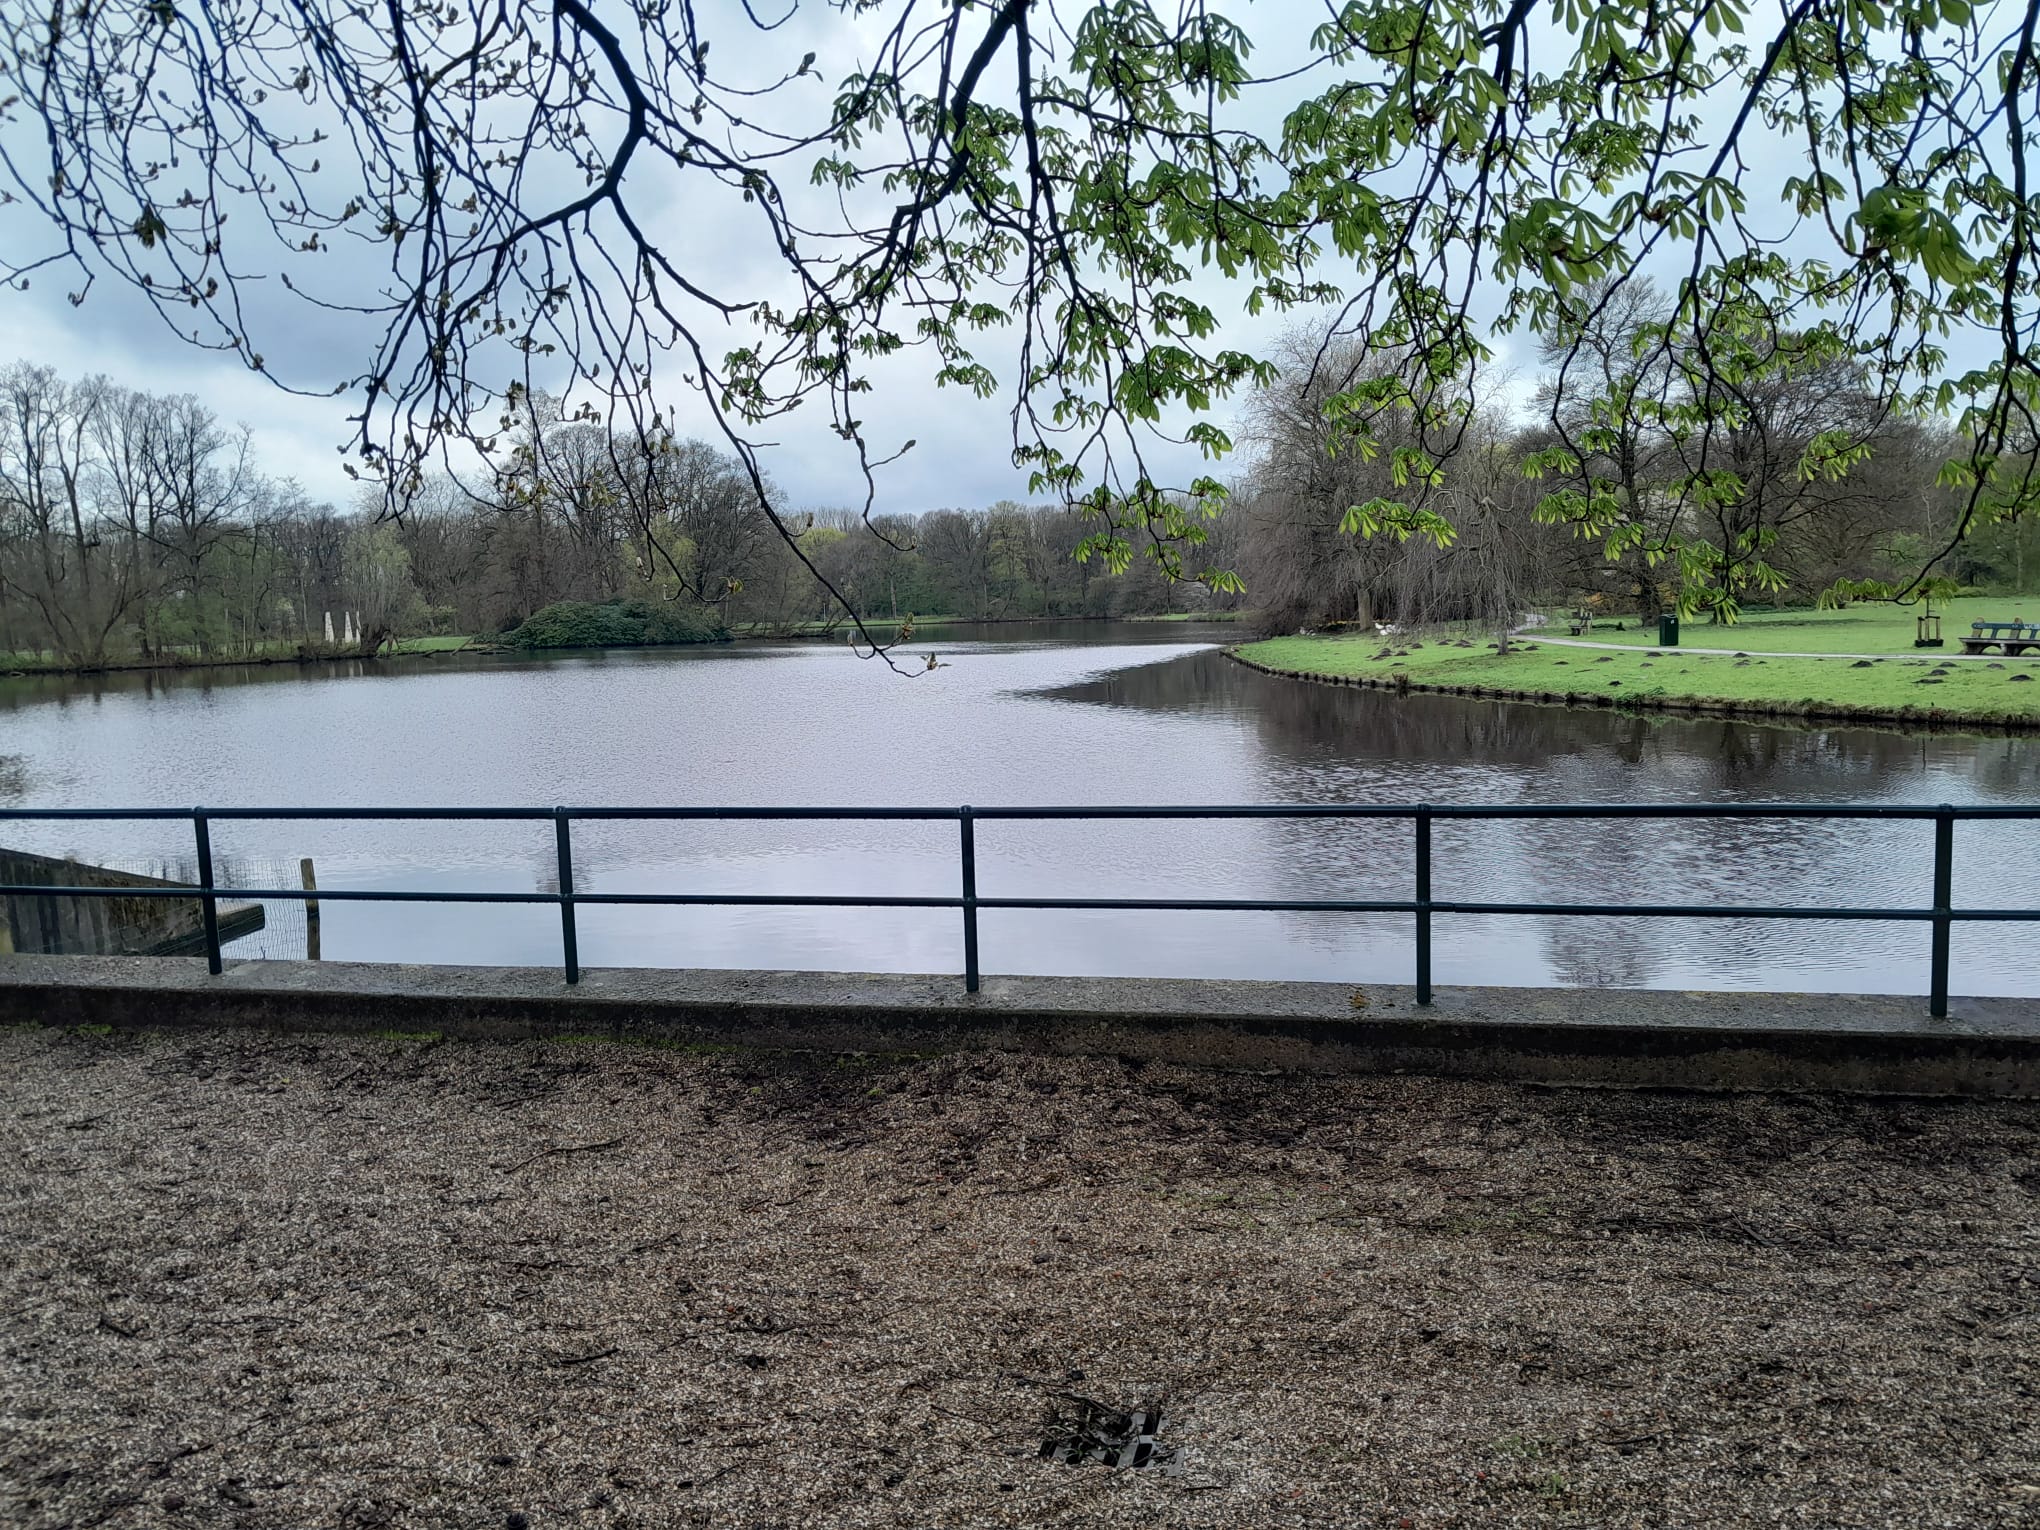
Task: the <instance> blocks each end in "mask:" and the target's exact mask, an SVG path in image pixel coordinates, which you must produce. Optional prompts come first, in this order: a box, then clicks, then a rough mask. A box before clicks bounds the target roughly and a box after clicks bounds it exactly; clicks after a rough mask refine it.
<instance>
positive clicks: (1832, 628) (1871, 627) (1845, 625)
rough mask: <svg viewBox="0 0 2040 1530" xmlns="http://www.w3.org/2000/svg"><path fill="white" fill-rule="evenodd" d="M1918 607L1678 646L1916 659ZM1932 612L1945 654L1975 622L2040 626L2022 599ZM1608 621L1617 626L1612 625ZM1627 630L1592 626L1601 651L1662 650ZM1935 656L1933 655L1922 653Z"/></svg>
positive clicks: (1703, 633) (1766, 623)
mask: <svg viewBox="0 0 2040 1530" xmlns="http://www.w3.org/2000/svg"><path fill="white" fill-rule="evenodd" d="M1919 610H1920V608H1919V607H1918V606H1894V605H1883V604H1871V605H1855V606H1849V607H1847V608H1846V609H1844V610H1840V611H1762V612H1758V613H1756V614H1754V615H1751V616H1746V617H1744V618H1743V619H1742V620H1741V621H1739V622H1737V623H1736V624H1735V625H1734V626H1733V627H1720V626H1715V625H1713V624H1711V623H1709V622H1708V621H1707V620H1706V619H1705V618H1704V617H1703V618H1701V619H1700V620H1698V621H1689V622H1683V623H1681V624H1680V632H1679V641H1680V644H1681V645H1682V646H1684V647H1687V648H1737V649H1741V650H1742V651H1743V652H1745V653H1752V654H1755V653H1871V654H1876V653H1892V654H1907V655H1910V654H1913V653H1914V652H1915V651H1916V650H1915V649H1914V648H1913V635H1914V632H1915V630H1916V629H1915V626H1914V622H1915V620H1916V618H1917V617H1918V616H1919ZM1934 612H1935V614H1936V615H1938V616H1939V617H1940V618H1941V638H1942V641H1943V642H1944V644H1945V645H1946V646H1945V647H1943V648H1942V649H1940V650H1939V651H1940V652H1942V653H1952V654H1959V653H1960V652H1962V639H1963V637H1964V636H1966V635H1967V634H1968V632H1969V624H1970V623H1971V622H1977V621H1987V622H2008V621H2028V622H2040V597H2033V596H2022V595H1965V596H1963V597H1962V598H1961V599H1960V600H1951V601H1946V602H1942V601H1936V602H1935V603H1934ZM1548 614H1550V617H1551V622H1552V626H1551V628H1550V629H1549V630H1550V631H1551V632H1552V633H1553V634H1554V635H1556V636H1563V635H1565V626H1564V620H1565V617H1564V613H1562V612H1556V613H1548ZM1608 619H1609V620H1610V621H1614V620H1617V618H1614V617H1610V618H1608ZM1620 620H1621V621H1622V622H1623V626H1622V628H1621V630H1620V631H1617V630H1616V629H1615V628H1614V627H1612V626H1602V625H1601V624H1600V622H1599V621H1596V623H1595V624H1594V630H1593V632H1592V633H1591V634H1590V636H1591V637H1592V639H1593V641H1594V642H1596V643H1624V644H1628V645H1630V646H1632V647H1636V648H1654V647H1656V646H1657V623H1656V622H1648V623H1640V622H1638V621H1637V619H1636V618H1634V617H1623V618H1620ZM1924 651H1925V652H1927V653H1929V654H1931V653H1933V652H1935V650H1933V649H1927V650H1924Z"/></svg>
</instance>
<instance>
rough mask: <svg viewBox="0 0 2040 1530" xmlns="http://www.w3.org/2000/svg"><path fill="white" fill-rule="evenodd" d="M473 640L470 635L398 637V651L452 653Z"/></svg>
mask: <svg viewBox="0 0 2040 1530" xmlns="http://www.w3.org/2000/svg"><path fill="white" fill-rule="evenodd" d="M473 641H474V639H473V638H471V637H413V638H398V639H397V652H398V653H452V652H453V651H454V650H455V649H458V648H465V647H467V646H468V644H470V643H472V642H473Z"/></svg>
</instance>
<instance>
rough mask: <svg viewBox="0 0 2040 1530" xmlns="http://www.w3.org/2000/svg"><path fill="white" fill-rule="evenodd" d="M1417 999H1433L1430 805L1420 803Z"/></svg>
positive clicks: (1418, 810) (1418, 807) (1418, 830)
mask: <svg viewBox="0 0 2040 1530" xmlns="http://www.w3.org/2000/svg"><path fill="white" fill-rule="evenodd" d="M1417 1002H1418V1003H1419V1004H1429V1003H1430V1002H1431V808H1430V804H1428V803H1423V802H1420V803H1418V804H1417Z"/></svg>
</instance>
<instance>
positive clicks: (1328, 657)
mask: <svg viewBox="0 0 2040 1530" xmlns="http://www.w3.org/2000/svg"><path fill="white" fill-rule="evenodd" d="M1841 614H1843V615H1847V614H1850V613H1841ZM1968 620H1969V619H1967V618H1965V620H1964V623H1963V626H1964V629H1965V630H1966V629H1967V626H1968ZM1752 626H1754V624H1752ZM1750 630H1752V629H1751V628H1744V627H1737V628H1735V629H1734V631H1735V632H1736V633H1737V634H1738V637H1741V636H1743V635H1744V634H1746V633H1747V632H1749V631H1750ZM1951 630H1952V628H1951ZM1599 637H1600V634H1599V633H1598V632H1597V633H1596V634H1595V638H1596V640H1598V639H1599ZM1398 641H1399V642H1401V644H1402V646H1400V647H1397V648H1390V647H1389V646H1388V645H1386V644H1384V643H1383V641H1382V640H1381V639H1380V638H1378V637H1373V636H1369V637H1357V636H1352V637H1284V638H1271V639H1269V640H1268V641H1266V642H1262V643H1250V644H1248V645H1246V646H1245V647H1243V648H1241V649H1240V650H1239V653H1240V656H1241V657H1242V658H1244V659H1246V660H1248V661H1249V662H1251V663H1254V664H1257V665H1261V666H1264V667H1266V668H1269V669H1275V670H1283V671H1289V672H1295V673H1303V674H1309V675H1323V676H1328V677H1338V678H1345V677H1356V678H1360V679H1366V680H1371V681H1375V682H1377V683H1389V684H1394V683H1396V681H1397V677H1398V676H1406V677H1407V679H1408V683H1409V684H1412V685H1422V686H1436V687H1443V688H1448V689H1457V688H1467V687H1470V688H1480V689H1488V690H1506V691H1516V692H1523V693H1527V694H1529V695H1531V696H1534V697H1536V698H1538V699H1543V700H1557V701H1565V700H1570V701H1593V702H1606V701H1615V702H1617V703H1628V704H1632V705H1642V706H1666V705H1681V704H1694V703H1703V704H1704V703H1714V704H1720V703H1727V704H1731V705H1734V706H1737V707H1746V708H1748V709H1749V710H1751V711H1758V712H1777V713H1826V714H1829V715H1847V714H1853V713H1859V712H1860V713H1866V714H1867V713H1876V714H1884V715H1888V716H1891V717H1895V718H1902V719H1909V720H1919V719H1921V718H1923V717H1924V715H1925V714H1926V713H1928V712H1929V711H1936V712H1940V713H1942V714H1944V716H1945V717H1947V718H1948V719H1950V720H1962V721H1974V722H2009V723H2040V660H2036V659H2013V660H1994V661H1991V662H1989V663H1978V662H1975V661H1971V662H1968V663H1961V664H1950V665H1947V666H1946V667H1945V670H1946V672H1945V673H1943V674H1936V673H1935V672H1934V671H1935V669H1936V668H1937V667H1939V666H1937V664H1936V661H1935V660H1933V659H1931V658H1925V657H1920V656H1918V655H1916V654H1915V653H1914V651H1913V650H1912V649H1911V648H1907V649H1905V650H1904V651H1903V655H1902V656H1900V655H1899V654H1896V653H1895V654H1894V655H1893V657H1891V658H1889V659H1878V660H1868V661H1858V660H1849V659H1778V658H1765V657H1764V656H1763V654H1762V653H1761V652H1760V651H1759V650H1758V649H1757V648H1756V647H1755V645H1753V644H1752V645H1750V646H1749V647H1748V648H1747V649H1746V651H1747V652H1748V653H1749V654H1750V657H1749V658H1747V659H1735V658H1729V657H1725V656H1714V657H1710V656H1708V655H1703V654H1692V653H1684V652H1681V651H1680V650H1678V649H1662V650H1659V649H1646V648H1643V647H1641V645H1639V646H1638V649H1637V651H1635V652H1628V653H1600V652H1596V651H1595V650H1593V649H1590V648H1562V647H1559V646H1558V645H1556V644H1552V643H1535V642H1529V643H1525V642H1520V641H1519V642H1518V643H1517V645H1516V647H1515V648H1514V649H1513V650H1512V651H1511V652H1510V653H1508V654H1497V653H1496V652H1495V651H1494V649H1493V648H1492V646H1491V644H1490V641H1489V639H1488V638H1487V637H1486V636H1471V635H1470V636H1466V637H1452V636H1445V637H1438V636H1432V637H1429V638H1425V639H1406V640H1398ZM1780 646H1788V645H1782V644H1781V645H1780ZM1844 651H1847V650H1844ZM1866 651H1867V650H1866Z"/></svg>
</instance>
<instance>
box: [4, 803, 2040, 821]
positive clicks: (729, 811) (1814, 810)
mask: <svg viewBox="0 0 2040 1530" xmlns="http://www.w3.org/2000/svg"><path fill="white" fill-rule="evenodd" d="M195 811H197V810H195V809H192V808H168V807H153V808H22V807H5V808H0V821H4V820H29V821H40V820H47V821H63V820H101V821H107V820H112V821H121V820H133V821H147V820H155V821H161V820H177V819H186V820H188V819H190V818H191V817H192V815H193V813H194V812H195ZM203 812H204V814H205V816H206V817H207V818H209V819H212V820H213V821H215V822H220V821H225V820H238V821H244V822H245V821H263V820H273V821H312V822H317V821H332V822H364V821H368V822H374V821H386V822H392V823H395V822H416V821H440V822H470V821H471V822H488V821H512V822H518V821H521V822H533V823H535V822H540V821H550V820H553V819H556V818H559V817H565V818H568V819H570V820H585V821H590V822H593V821H597V820H622V821H636V822H655V821H660V820H675V821H678V820H692V819H707V820H737V819H751V820H784V821H802V820H808V821H813V820H839V821H842V820H847V821H858V820H870V821H887V820H903V819H904V820H919V821H924V822H955V821H956V820H957V819H958V818H960V817H961V816H962V810H961V809H959V808H942V807H569V808H560V809H555V808H549V807H547V808H539V807H465V808H450V807H449V808H441V807H390V808H365V807H335V808H284V807H273V808H248V807H240V808H236V807H220V808H214V807H208V808H205V809H203ZM971 812H972V815H973V816H974V817H977V818H1006V819H1019V820H1039V821H1049V820H1055V819H1096V820H1100V821H1103V820H1107V819H1124V818H1146V819H1171V818H1385V819H1412V820H1413V819H1415V818H1416V817H1417V815H1418V814H1419V813H1420V812H1424V813H1428V814H1429V815H1430V816H1431V817H1433V818H1461V819H1499V820H1510V819H1524V820H1528V819H1638V818H1643V819H1694V818H1719V819H1734V818H1747V819H1804V820H1814V821H1817V820H1822V819H1866V818H1868V819H1898V820H1907V821H1921V820H1932V819H1937V818H1951V819H1954V820H1956V821H1958V822H1959V821H1973V820H1983V819H2040V804H2032V805H2024V806H2019V805H2009V804H1996V803H1976V804H1971V805H1967V806H1936V805H1927V804H1921V803H1881V802H1879V803H1862V802H1854V803H1851V802H1842V803H1810V802H1809V803H1786V802H1728V803H1702V802H1675V803H1663V804H1657V805H1649V804H1640V803H1626V802H1600V803H1595V802H1586V803H1522V804H1508V805H1493V804H1482V803H1464V804H1457V805H1454V804H1433V805H1430V806H1428V807H1419V806H1418V805H1416V804H1403V803H1325V804H1317V803H1267V804H1227V803H1210V804H1184V805H1155V806H1138V805H1127V806H1097V807H1071V806H1037V807H974V808H972V809H971Z"/></svg>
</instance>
